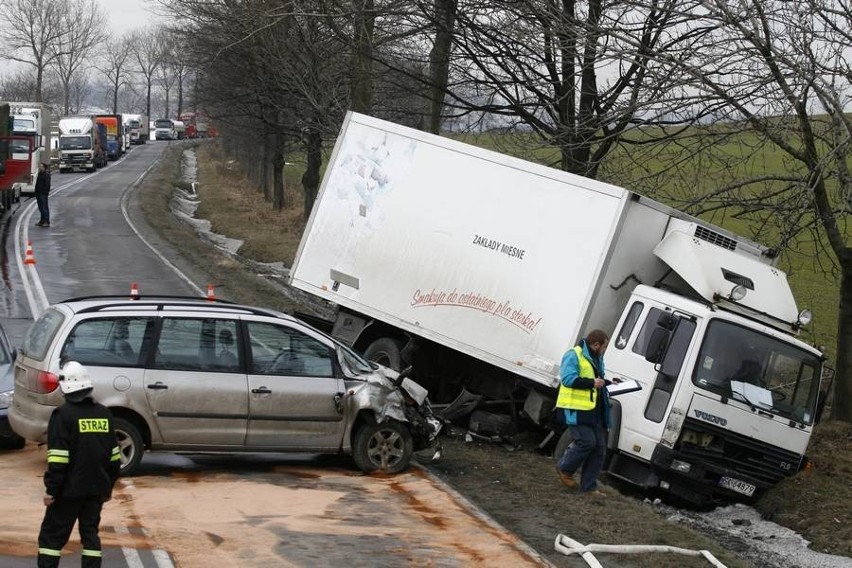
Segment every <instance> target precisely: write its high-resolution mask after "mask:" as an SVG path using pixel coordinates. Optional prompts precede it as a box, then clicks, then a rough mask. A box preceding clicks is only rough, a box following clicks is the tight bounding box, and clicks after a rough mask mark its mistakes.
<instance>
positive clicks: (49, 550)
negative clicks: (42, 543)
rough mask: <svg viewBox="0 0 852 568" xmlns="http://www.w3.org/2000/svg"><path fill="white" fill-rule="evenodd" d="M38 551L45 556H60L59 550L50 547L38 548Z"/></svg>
mask: <svg viewBox="0 0 852 568" xmlns="http://www.w3.org/2000/svg"><path fill="white" fill-rule="evenodd" d="M38 553H39V554H44V555H45V556H62V551H61V550H54V549H52V548H39V549H38Z"/></svg>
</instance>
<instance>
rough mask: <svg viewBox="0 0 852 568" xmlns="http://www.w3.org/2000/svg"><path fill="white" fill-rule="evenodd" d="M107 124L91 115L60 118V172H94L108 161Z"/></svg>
mask: <svg viewBox="0 0 852 568" xmlns="http://www.w3.org/2000/svg"><path fill="white" fill-rule="evenodd" d="M99 130H100V132H99ZM105 141H106V125H104V124H101V123H98V122H97V121H96V120H95V119H94V118H93V117H91V116H66V117H63V118H61V119H60V120H59V173H65V172H73V171H75V170H86V171H87V172H93V171H95V170H96V169H97V168H100V167H103V166H105V165H106V162H107V151H106V149H105V148H104V146H103V144H104V143H105Z"/></svg>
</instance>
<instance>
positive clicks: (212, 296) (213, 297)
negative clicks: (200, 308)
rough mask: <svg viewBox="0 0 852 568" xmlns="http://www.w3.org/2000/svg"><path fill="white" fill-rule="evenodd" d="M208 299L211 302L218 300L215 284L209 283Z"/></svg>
mask: <svg viewBox="0 0 852 568" xmlns="http://www.w3.org/2000/svg"><path fill="white" fill-rule="evenodd" d="M207 299H208V300H210V301H211V302H214V301H215V300H216V292H215V290H214V287H213V284H208V285H207Z"/></svg>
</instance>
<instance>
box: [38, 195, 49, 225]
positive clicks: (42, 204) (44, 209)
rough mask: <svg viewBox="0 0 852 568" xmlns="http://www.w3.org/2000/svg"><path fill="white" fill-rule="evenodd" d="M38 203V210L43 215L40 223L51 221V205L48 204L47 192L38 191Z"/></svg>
mask: <svg viewBox="0 0 852 568" xmlns="http://www.w3.org/2000/svg"><path fill="white" fill-rule="evenodd" d="M35 197H36V205H38V212H39V215H41V219H40V220H39V223H50V207H48V205H47V197H48V194H47V193H36V194H35Z"/></svg>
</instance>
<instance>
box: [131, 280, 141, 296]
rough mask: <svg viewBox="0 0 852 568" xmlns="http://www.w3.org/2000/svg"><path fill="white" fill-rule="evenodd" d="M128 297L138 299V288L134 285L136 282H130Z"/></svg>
mask: <svg viewBox="0 0 852 568" xmlns="http://www.w3.org/2000/svg"><path fill="white" fill-rule="evenodd" d="M130 299H131V300H138V299H139V288H137V287H136V282H131V283H130Z"/></svg>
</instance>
